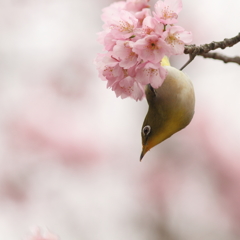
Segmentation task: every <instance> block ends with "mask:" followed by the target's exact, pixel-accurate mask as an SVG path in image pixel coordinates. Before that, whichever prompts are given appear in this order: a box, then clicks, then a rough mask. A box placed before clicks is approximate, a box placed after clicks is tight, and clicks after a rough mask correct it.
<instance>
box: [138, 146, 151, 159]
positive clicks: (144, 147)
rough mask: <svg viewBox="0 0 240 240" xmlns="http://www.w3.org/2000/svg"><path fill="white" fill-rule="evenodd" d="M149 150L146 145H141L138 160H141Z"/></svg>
mask: <svg viewBox="0 0 240 240" xmlns="http://www.w3.org/2000/svg"><path fill="white" fill-rule="evenodd" d="M148 150H149V148H148V147H147V146H143V147H142V152H141V155H140V162H141V161H142V159H143V157H144V155H145V154H146V152H147V151H148Z"/></svg>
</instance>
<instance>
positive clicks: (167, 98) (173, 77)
mask: <svg viewBox="0 0 240 240" xmlns="http://www.w3.org/2000/svg"><path fill="white" fill-rule="evenodd" d="M161 65H162V66H163V67H164V68H165V69H166V70H167V76H166V78H165V80H164V82H163V84H162V85H161V86H160V87H159V88H157V89H154V88H153V87H152V86H151V84H148V85H146V88H145V95H146V99H147V102H148V111H147V115H146V117H145V119H144V122H143V125H142V129H141V137H142V152H141V155H140V161H141V160H142V158H143V156H144V155H145V154H146V153H147V152H148V151H149V150H150V149H151V148H153V147H154V146H156V145H158V144H159V143H161V142H163V141H164V140H166V139H167V138H169V137H171V136H172V135H173V134H174V133H176V132H178V131H180V130H181V129H183V128H185V127H186V126H187V125H188V124H189V123H190V122H191V120H192V118H193V115H194V112H195V110H194V109H195V93H194V88H193V84H192V82H191V80H190V78H189V77H188V76H187V75H186V74H185V73H184V72H182V71H180V70H178V69H176V68H174V67H172V66H170V63H169V60H168V58H167V57H164V59H163V60H162V64H161Z"/></svg>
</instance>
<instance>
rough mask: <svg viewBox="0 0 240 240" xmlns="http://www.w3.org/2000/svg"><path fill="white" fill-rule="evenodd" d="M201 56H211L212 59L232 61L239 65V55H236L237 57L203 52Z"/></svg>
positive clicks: (225, 61)
mask: <svg viewBox="0 0 240 240" xmlns="http://www.w3.org/2000/svg"><path fill="white" fill-rule="evenodd" d="M201 56H203V57H204V58H213V59H217V60H221V61H223V62H224V63H230V62H232V63H237V64H238V65H240V57H238V56H237V57H228V56H225V55H223V54H220V53H216V52H213V53H203V54H201Z"/></svg>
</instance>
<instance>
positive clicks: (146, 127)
mask: <svg viewBox="0 0 240 240" xmlns="http://www.w3.org/2000/svg"><path fill="white" fill-rule="evenodd" d="M150 132H151V127H150V126H149V125H147V126H145V127H144V128H143V129H142V133H143V134H144V135H145V136H147V135H148V134H149V133H150Z"/></svg>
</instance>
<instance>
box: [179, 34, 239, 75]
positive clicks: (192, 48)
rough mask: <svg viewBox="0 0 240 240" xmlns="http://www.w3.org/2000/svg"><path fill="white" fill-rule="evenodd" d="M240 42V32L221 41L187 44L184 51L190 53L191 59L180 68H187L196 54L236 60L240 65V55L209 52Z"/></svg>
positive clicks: (229, 60)
mask: <svg viewBox="0 0 240 240" xmlns="http://www.w3.org/2000/svg"><path fill="white" fill-rule="evenodd" d="M238 42H240V33H238V35H237V36H235V37H233V38H225V39H224V40H223V41H220V42H211V43H208V44H204V45H200V46H196V45H186V46H185V49H184V53H185V54H189V60H188V61H187V63H186V64H184V66H183V67H182V68H181V69H180V70H183V68H185V67H186V66H187V65H188V64H189V63H190V62H191V61H192V60H193V59H194V58H195V57H196V55H200V56H203V57H204V58H213V59H218V60H221V61H223V62H224V63H229V62H234V63H237V64H239V65H240V57H227V56H225V55H223V54H220V53H209V52H210V51H212V50H215V49H218V48H221V49H225V48H226V47H232V46H233V45H235V44H237V43H238Z"/></svg>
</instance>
